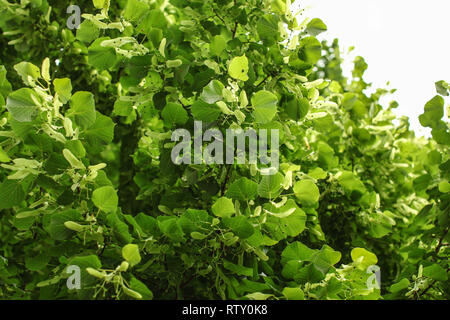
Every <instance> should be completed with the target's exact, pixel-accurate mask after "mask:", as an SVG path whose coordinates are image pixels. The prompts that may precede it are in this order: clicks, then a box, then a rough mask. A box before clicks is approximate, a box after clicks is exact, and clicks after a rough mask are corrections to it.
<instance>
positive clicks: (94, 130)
mask: <svg viewBox="0 0 450 320" xmlns="http://www.w3.org/2000/svg"><path fill="white" fill-rule="evenodd" d="M114 126H115V124H114V122H113V121H112V119H111V118H110V117H107V116H105V115H102V114H101V113H100V112H98V111H97V113H96V117H95V122H94V124H93V125H92V126H91V127H89V128H88V129H87V130H86V131H85V135H86V137H87V138H88V140H89V142H90V143H91V144H92V145H98V144H100V143H110V142H111V141H112V140H113V138H114Z"/></svg>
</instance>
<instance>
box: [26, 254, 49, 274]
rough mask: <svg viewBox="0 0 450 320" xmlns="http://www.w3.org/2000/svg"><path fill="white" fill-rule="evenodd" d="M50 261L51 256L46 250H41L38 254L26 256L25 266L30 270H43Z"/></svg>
mask: <svg viewBox="0 0 450 320" xmlns="http://www.w3.org/2000/svg"><path fill="white" fill-rule="evenodd" d="M49 261H50V256H49V255H48V254H47V253H45V252H41V253H40V254H38V255H37V256H34V257H30V256H28V257H26V258H25V266H26V267H27V269H28V270H31V271H39V270H42V269H43V268H44V267H46V266H47V264H48V262H49Z"/></svg>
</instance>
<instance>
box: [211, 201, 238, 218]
mask: <svg viewBox="0 0 450 320" xmlns="http://www.w3.org/2000/svg"><path fill="white" fill-rule="evenodd" d="M211 209H212V212H213V213H214V214H215V215H216V216H218V217H221V218H229V217H231V216H232V215H233V214H234V212H235V209H234V204H233V201H232V200H231V199H228V198H227V197H221V198H219V199H217V200H216V202H214V204H213V205H212V207H211Z"/></svg>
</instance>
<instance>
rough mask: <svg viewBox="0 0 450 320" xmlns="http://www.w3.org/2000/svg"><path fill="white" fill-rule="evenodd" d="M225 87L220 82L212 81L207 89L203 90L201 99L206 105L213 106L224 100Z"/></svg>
mask: <svg viewBox="0 0 450 320" xmlns="http://www.w3.org/2000/svg"><path fill="white" fill-rule="evenodd" d="M224 88H225V86H224V85H223V84H222V82H220V81H218V80H211V82H210V83H208V85H207V86H206V87H204V88H203V91H202V94H201V95H200V99H202V100H203V101H205V102H206V103H209V104H212V103H215V102H217V101H219V100H222V98H223V96H222V91H223V89H224Z"/></svg>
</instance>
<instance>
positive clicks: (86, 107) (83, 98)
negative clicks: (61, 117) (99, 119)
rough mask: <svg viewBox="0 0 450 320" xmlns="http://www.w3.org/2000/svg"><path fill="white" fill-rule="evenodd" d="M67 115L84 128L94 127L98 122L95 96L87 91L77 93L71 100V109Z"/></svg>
mask: <svg viewBox="0 0 450 320" xmlns="http://www.w3.org/2000/svg"><path fill="white" fill-rule="evenodd" d="M67 115H68V116H69V117H71V118H73V119H74V120H75V123H76V124H77V125H79V126H80V127H82V128H89V127H90V126H92V125H93V124H94V123H95V120H96V112H95V100H94V95H93V94H92V93H90V92H86V91H78V92H75V94H74V95H73V96H72V98H71V99H70V109H69V110H68V113H67Z"/></svg>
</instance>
